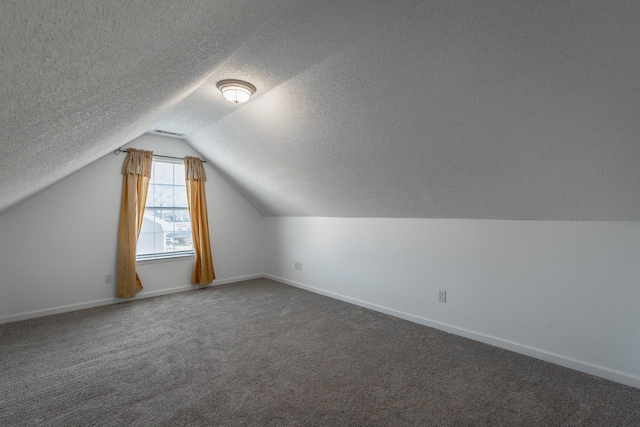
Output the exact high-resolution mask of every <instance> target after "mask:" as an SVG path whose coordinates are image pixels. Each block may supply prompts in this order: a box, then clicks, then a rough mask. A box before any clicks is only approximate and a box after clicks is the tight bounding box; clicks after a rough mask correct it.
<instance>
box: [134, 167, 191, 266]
mask: <svg viewBox="0 0 640 427" xmlns="http://www.w3.org/2000/svg"><path fill="white" fill-rule="evenodd" d="M191 253H193V242H192V238H191V220H190V218H189V207H188V204H187V190H186V185H185V177H184V164H183V163H174V162H167V161H158V160H155V159H154V160H153V164H152V166H151V178H150V179H149V191H148V193H147V201H146V208H145V211H144V218H143V221H142V229H141V231H140V236H139V238H138V244H137V248H136V254H137V257H138V259H144V258H158V257H166V256H173V255H181V254H191Z"/></svg>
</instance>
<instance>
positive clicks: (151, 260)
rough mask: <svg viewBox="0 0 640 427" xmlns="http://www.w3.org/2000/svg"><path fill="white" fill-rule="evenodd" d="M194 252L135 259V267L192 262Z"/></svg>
mask: <svg viewBox="0 0 640 427" xmlns="http://www.w3.org/2000/svg"><path fill="white" fill-rule="evenodd" d="M195 255H196V254H195V253H194V252H189V253H183V254H177V255H156V256H150V257H144V258H137V259H136V265H144V264H156V263H159V262H173V261H186V260H189V259H191V260H193V258H194V257H195Z"/></svg>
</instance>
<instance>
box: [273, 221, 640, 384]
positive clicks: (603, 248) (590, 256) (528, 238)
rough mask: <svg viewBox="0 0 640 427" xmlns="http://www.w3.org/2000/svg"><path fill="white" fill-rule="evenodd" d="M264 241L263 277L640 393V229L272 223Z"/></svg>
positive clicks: (633, 225) (618, 225) (622, 225)
mask: <svg viewBox="0 0 640 427" xmlns="http://www.w3.org/2000/svg"><path fill="white" fill-rule="evenodd" d="M265 238H266V242H268V244H269V247H270V250H269V251H268V259H267V261H266V266H267V270H266V271H267V273H268V275H269V276H270V277H273V278H276V279H278V280H281V281H284V282H286V283H289V284H292V285H295V286H300V287H303V288H306V289H309V290H313V291H316V292H319V293H322V294H325V295H329V296H333V297H337V298H339V299H342V300H346V301H349V302H353V303H356V304H359V305H363V306H366V307H370V308H374V309H376V310H379V311H383V312H386V313H389V314H393V315H396V316H399V317H403V318H406V319H409V320H412V321H416V322H419V323H422V324H426V325H430V326H435V327H437V328H440V329H443V330H447V331H449V332H453V333H456V334H459V335H463V336H467V337H470V338H473V339H477V340H480V341H483V342H487V343H490V344H493V345H497V346H500V347H503V348H508V349H511V350H515V351H518V352H521V353H524V354H528V355H531V356H534V357H538V358H541V359H543V360H548V361H552V362H554V363H558V364H561V365H564V366H567V367H571V368H574V369H578V370H582V371H584V372H588V373H592V374H595V375H599V376H602V377H605V378H609V379H612V380H614V381H618V382H622V383H625V384H629V385H633V386H635V387H640V223H637V222H559V221H490V220H439V219H375V218H369V219H356V218H283V217H272V218H265ZM296 261H298V262H302V265H303V269H302V271H297V270H295V269H294V263H295V262H296ZM440 289H442V290H446V291H447V302H446V303H439V302H438V290H440Z"/></svg>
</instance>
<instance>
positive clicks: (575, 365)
mask: <svg viewBox="0 0 640 427" xmlns="http://www.w3.org/2000/svg"><path fill="white" fill-rule="evenodd" d="M264 277H266V278H269V279H272V280H275V281H278V282H281V283H284V284H287V285H291V286H294V287H297V288H300V289H305V290H307V291H311V292H314V293H317V294H320V295H324V296H327V297H330V298H335V299H338V300H340V301H344V302H348V303H350V304H354V305H358V306H360V307H365V308H368V309H371V310H374V311H378V312H381V313H385V314H388V315H390V316H394V317H398V318H401V319H404V320H408V321H411V322H414V323H419V324H421V325H425V326H429V327H432V328H434V329H439V330H441V331H445V332H448V333H451V334H454V335H459V336H461V337H465V338H469V339H472V340H475V341H479V342H483V343H485V344H490V345H493V346H495V347H499V348H503V349H505V350H510V351H513V352H516V353H520V354H524V355H526V356H530V357H533V358H536V359H540V360H544V361H545V362H550V363H554V364H556V365H560V366H563V367H565V368H569V369H574V370H576V371H580V372H584V373H586V374H590V375H594V376H596V377H600V378H604V379H607V380H610V381H614V382H617V383H621V384H625V385H628V386H631V387H635V388H640V377H638V376H636V375H632V374H629V373H626V372H621V371H618V370H615V369H610V368H607V367H605V366H599V365H595V364H592V363H589V362H585V361H582V360H578V359H574V358H572V357H567V356H564V355H561V354H556V353H553V352H549V351H546V350H542V349H539V348H535V347H531V346H528V345H525V344H521V343H517V342H513V341H510V340H505V339H502V338H499V337H495V336H491V335H487V334H483V333H480V332H476V331H473V330H470V329H466V328H461V327H458V326H454V325H449V324H447V323H443V322H438V321H436V320H432V319H427V318H425V317H421V316H416V315H414V314H410V313H405V312H403V311H399V310H395V309H392V308H389V307H384V306H381V305H378V304H373V303H370V302H367V301H362V300H359V299H356V298H351V297H348V296H345V295H341V294H338V293H335V292H330V291H325V290H323V289H320V288H316V287H314V286H309V285H306V284H304V283H300V282H296V281H293V280H289V279H285V278H283V277H278V276H274V275H271V274H265V275H264Z"/></svg>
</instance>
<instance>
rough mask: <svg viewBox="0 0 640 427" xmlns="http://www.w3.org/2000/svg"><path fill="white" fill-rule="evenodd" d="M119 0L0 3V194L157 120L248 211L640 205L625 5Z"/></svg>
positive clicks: (616, 212)
mask: <svg viewBox="0 0 640 427" xmlns="http://www.w3.org/2000/svg"><path fill="white" fill-rule="evenodd" d="M133 3H134V4H133V5H129V6H124V5H123V3H121V2H104V1H84V2H63V1H59V2H25V4H20V3H17V2H1V3H0V58H1V59H2V60H1V62H0V76H1V79H0V100H1V102H0V124H1V125H2V127H1V129H0V138H1V140H0V211H2V210H6V209H8V208H10V207H11V206H14V205H15V204H17V203H19V202H20V201H22V200H24V199H25V198H27V197H29V196H31V195H33V194H35V193H36V192H38V191H40V190H42V189H44V188H46V187H47V186H49V185H51V184H52V183H54V182H56V181H58V180H60V179H61V178H63V177H65V176H67V175H68V174H70V173H72V172H74V171H76V170H78V169H79V168H82V167H84V166H86V165H87V164H89V163H91V162H92V161H94V160H96V159H98V158H100V157H101V156H104V155H107V154H108V153H110V152H111V151H112V150H114V149H116V148H118V147H119V146H121V145H123V144H125V143H127V142H129V141H130V140H132V139H134V138H135V137H137V136H138V135H140V134H142V133H144V132H146V131H149V130H151V129H155V128H160V129H165V130H169V131H174V132H181V133H185V134H187V138H186V142H187V143H188V144H190V145H191V146H193V147H194V148H195V149H196V150H197V151H198V152H199V153H200V154H201V155H202V156H203V157H205V158H206V159H207V160H208V161H209V162H210V163H211V164H212V165H213V166H214V168H216V169H217V171H218V172H219V173H221V174H222V175H223V176H224V177H225V178H226V179H227V180H228V181H229V182H230V183H231V184H232V185H234V187H235V188H236V189H238V191H240V192H241V193H242V194H243V195H244V196H245V197H246V198H247V199H248V200H249V201H250V202H251V203H252V204H253V205H254V206H255V207H256V208H257V209H258V210H259V211H260V212H261V213H262V214H263V215H302V216H356V217H416V218H488V219H542V220H545V219H548V220H634V221H637V220H640V138H639V134H640V72H639V70H640V49H639V48H638V46H639V42H640V25H639V24H638V23H639V22H640V2H637V1H615V2H611V1H604V0H603V1H599V2H584V1H562V2H558V1H535V2H532V1H524V0H523V1H513V0H509V1H507V0H505V1H483V2H478V1H408V0H407V1H393V2H389V1H364V0H358V1H327V0H324V1H318V2H301V1H273V0H269V1H243V0H234V1H224V0H220V1H215V2H214V1H200V2H198V1H191V2H174V1H136V2H133ZM223 78H240V79H244V80H248V81H250V82H252V83H253V84H254V85H255V86H256V87H257V89H258V90H257V93H256V94H255V95H254V97H252V99H251V100H250V102H248V103H247V104H245V105H241V106H234V105H232V104H230V103H227V102H226V101H224V100H223V99H222V97H221V96H220V94H219V92H217V90H216V89H215V83H216V82H217V81H219V80H221V79H223Z"/></svg>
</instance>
